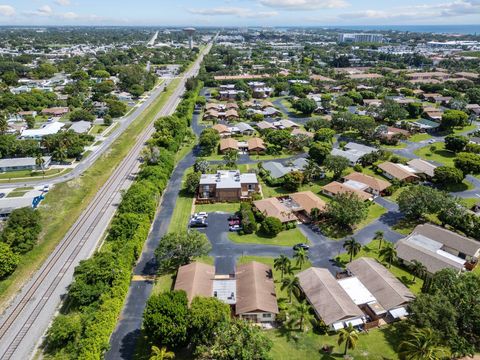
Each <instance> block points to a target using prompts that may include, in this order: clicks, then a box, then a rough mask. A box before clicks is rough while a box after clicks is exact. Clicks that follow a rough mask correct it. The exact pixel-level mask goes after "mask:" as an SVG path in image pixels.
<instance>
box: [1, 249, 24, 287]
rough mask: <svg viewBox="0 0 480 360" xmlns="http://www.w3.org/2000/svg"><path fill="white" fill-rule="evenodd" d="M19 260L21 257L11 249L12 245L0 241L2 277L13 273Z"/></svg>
mask: <svg viewBox="0 0 480 360" xmlns="http://www.w3.org/2000/svg"><path fill="white" fill-rule="evenodd" d="M19 261H20V257H19V256H18V255H17V254H15V253H14V252H13V251H12V249H10V246H8V244H5V243H3V242H0V279H4V278H6V277H7V276H9V275H10V274H11V273H13V272H14V271H15V269H16V268H17V265H18V262H19Z"/></svg>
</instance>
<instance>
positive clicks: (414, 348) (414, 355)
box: [399, 328, 445, 360]
mask: <svg viewBox="0 0 480 360" xmlns="http://www.w3.org/2000/svg"><path fill="white" fill-rule="evenodd" d="M399 353H400V355H401V356H402V357H403V358H404V359H406V360H439V359H442V358H443V357H444V356H445V351H444V349H442V348H441V347H440V346H439V339H438V336H437V335H436V334H435V333H434V332H433V330H432V329H430V328H423V329H418V328H414V329H411V331H410V332H409V333H408V340H404V341H402V342H401V343H400V346H399Z"/></svg>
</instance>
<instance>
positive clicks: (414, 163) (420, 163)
mask: <svg viewBox="0 0 480 360" xmlns="http://www.w3.org/2000/svg"><path fill="white" fill-rule="evenodd" d="M407 164H408V165H409V166H411V167H412V168H414V169H415V170H418V171H419V172H422V173H424V174H426V175H428V176H430V177H433V176H434V175H435V169H436V168H437V167H436V166H435V165H433V164H431V163H429V162H428V161H425V160H422V159H412V160H410V161H409V162H407Z"/></svg>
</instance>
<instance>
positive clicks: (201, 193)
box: [197, 170, 260, 201]
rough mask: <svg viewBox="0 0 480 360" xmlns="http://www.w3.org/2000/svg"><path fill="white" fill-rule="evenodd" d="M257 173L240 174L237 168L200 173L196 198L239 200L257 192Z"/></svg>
mask: <svg viewBox="0 0 480 360" xmlns="http://www.w3.org/2000/svg"><path fill="white" fill-rule="evenodd" d="M259 190H260V188H259V185H258V179H257V175H255V174H251V173H246V174H241V173H240V171H239V170H219V171H217V173H216V174H202V176H201V177H200V184H199V186H198V194H197V199H199V200H210V201H239V200H242V199H249V198H251V196H252V194H254V193H257V192H259Z"/></svg>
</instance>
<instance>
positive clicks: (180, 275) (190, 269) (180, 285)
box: [174, 261, 215, 304]
mask: <svg viewBox="0 0 480 360" xmlns="http://www.w3.org/2000/svg"><path fill="white" fill-rule="evenodd" d="M214 277H215V267H214V266H213V265H208V264H204V263H201V262H198V261H195V262H192V263H190V264H187V265H183V266H180V267H179V268H178V272H177V276H176V278H175V286H174V290H183V291H185V292H186V293H187V298H188V303H189V304H191V302H192V300H193V299H194V298H195V297H197V296H202V297H211V296H212V294H213V279H214Z"/></svg>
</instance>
